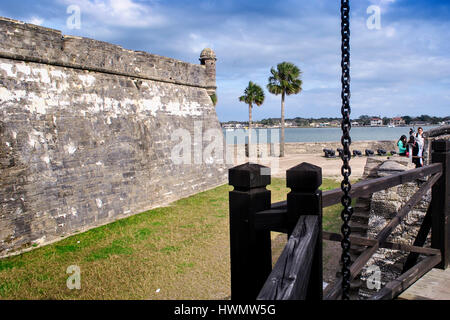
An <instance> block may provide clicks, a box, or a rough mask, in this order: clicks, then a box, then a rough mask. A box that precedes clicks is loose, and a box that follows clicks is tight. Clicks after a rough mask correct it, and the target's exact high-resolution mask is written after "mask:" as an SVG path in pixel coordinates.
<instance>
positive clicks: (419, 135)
mask: <svg viewBox="0 0 450 320" xmlns="http://www.w3.org/2000/svg"><path fill="white" fill-rule="evenodd" d="M416 141H417V144H418V147H419V153H418V154H417V155H418V156H419V157H420V158H419V159H420V164H421V166H423V147H424V144H425V139H424V138H423V128H422V127H419V128H418V129H417V134H416Z"/></svg>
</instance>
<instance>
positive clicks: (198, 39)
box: [0, 0, 450, 121]
mask: <svg viewBox="0 0 450 320" xmlns="http://www.w3.org/2000/svg"><path fill="white" fill-rule="evenodd" d="M339 6H340V1H339V0H277V1H274V0H184V1H181V0H39V1H37V0H16V1H9V0H0V16H4V17H8V18H12V19H17V20H21V21H25V22H29V23H34V24H38V25H42V26H45V27H49V28H54V29H58V30H61V31H62V32H63V34H68V35H78V36H83V37H88V38H93V39H97V40H102V41H107V42H111V43H114V44H117V45H120V46H122V47H124V48H126V49H132V50H142V51H147V52H150V53H155V54H158V55H163V56H167V57H171V58H175V59H179V60H183V61H187V62H191V63H199V60H198V58H199V55H200V52H201V50H202V49H203V48H206V47H210V48H212V49H213V50H214V51H215V52H216V55H217V59H218V60H217V87H218V88H217V95H218V100H219V102H218V104H217V107H216V111H217V114H218V117H219V120H220V121H231V120H238V121H245V120H246V119H248V107H247V106H246V105H245V104H244V103H242V102H239V100H238V98H239V96H241V95H242V94H243V92H244V90H245V88H246V86H247V85H248V82H249V81H253V82H256V83H257V84H259V85H260V86H261V87H262V88H263V89H264V91H265V101H264V104H263V105H262V106H260V107H257V106H255V107H254V108H253V119H254V120H261V119H264V118H269V117H280V105H281V97H280V96H275V95H273V94H270V93H269V92H268V91H267V88H266V85H267V79H268V77H269V75H270V69H271V67H276V65H277V64H278V63H280V62H283V61H287V62H292V63H294V64H295V65H297V66H298V67H299V68H300V70H301V71H302V74H301V79H302V81H303V86H302V91H301V93H300V94H298V95H291V96H288V97H287V98H286V118H294V117H304V118H309V117H312V118H318V117H340V108H341V100H340V87H341V84H340V54H341V52H340V11H339ZM74 8H75V11H74ZM77 8H79V10H80V15H79V16H80V20H79V22H80V23H79V25H78V26H79V29H77V28H74V26H77V25H75V24H74V22H76V20H74V19H73V16H74V14H75V13H76V10H77ZM378 12H379V14H377V13H378ZM71 17H72V18H71ZM68 21H69V23H68ZM350 27H351V40H350V43H351V90H352V95H351V106H352V114H351V117H352V118H357V117H359V116H361V115H366V114H367V115H377V116H381V117H384V116H386V117H394V116H398V115H410V116H419V115H422V114H428V115H434V116H441V117H444V116H449V115H450V90H449V88H450V32H449V31H448V30H450V1H448V0H352V1H351V23H350Z"/></svg>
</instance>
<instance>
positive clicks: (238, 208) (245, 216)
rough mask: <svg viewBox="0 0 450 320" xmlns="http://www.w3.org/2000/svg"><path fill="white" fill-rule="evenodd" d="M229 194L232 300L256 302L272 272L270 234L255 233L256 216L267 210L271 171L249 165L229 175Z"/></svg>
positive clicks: (240, 167)
mask: <svg viewBox="0 0 450 320" xmlns="http://www.w3.org/2000/svg"><path fill="white" fill-rule="evenodd" d="M228 181H229V184H230V185H232V186H233V187H234V190H233V191H230V253H231V257H230V258H231V298H232V299H233V300H235V299H252V300H253V299H256V297H257V295H258V293H259V291H260V290H261V288H262V286H263V285H264V283H265V281H266V279H267V277H268V276H269V274H270V272H271V271H272V251H271V240H270V231H268V230H255V227H254V225H255V223H254V216H255V213H256V212H258V211H263V210H268V209H270V206H271V198H270V197H271V194H270V191H269V190H267V189H266V186H267V185H269V184H270V168H268V167H264V166H261V165H258V164H254V163H246V164H243V165H240V166H237V167H234V168H231V169H230V170H229V172H228Z"/></svg>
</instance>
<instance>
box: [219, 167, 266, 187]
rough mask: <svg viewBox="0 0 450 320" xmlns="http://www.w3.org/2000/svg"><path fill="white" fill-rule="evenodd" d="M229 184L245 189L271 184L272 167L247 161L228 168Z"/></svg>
mask: <svg viewBox="0 0 450 320" xmlns="http://www.w3.org/2000/svg"><path fill="white" fill-rule="evenodd" d="M228 184H229V185H231V186H233V187H237V188H244V189H253V188H259V187H265V186H267V185H269V184H270V168H269V167H266V166H262V165H260V164H257V163H251V162H247V163H244V164H242V165H240V166H237V167H234V168H231V169H229V170H228Z"/></svg>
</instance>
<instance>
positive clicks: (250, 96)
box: [239, 81, 264, 155]
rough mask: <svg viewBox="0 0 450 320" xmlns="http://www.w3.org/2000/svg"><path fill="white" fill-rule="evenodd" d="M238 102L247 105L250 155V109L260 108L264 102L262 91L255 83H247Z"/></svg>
mask: <svg viewBox="0 0 450 320" xmlns="http://www.w3.org/2000/svg"><path fill="white" fill-rule="evenodd" d="M239 101H241V102H245V103H246V104H248V150H249V155H250V144H251V141H252V108H253V104H256V105H257V106H260V105H262V104H263V102H264V91H263V89H262V88H261V87H260V86H258V85H257V84H256V83H253V82H251V81H250V82H249V83H248V87H247V88H245V91H244V95H243V96H240V97H239Z"/></svg>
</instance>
